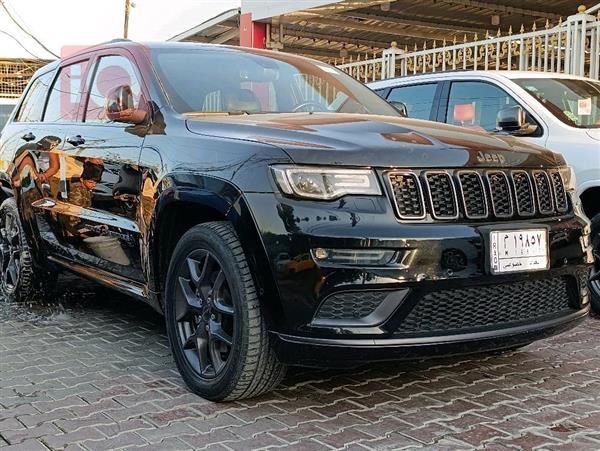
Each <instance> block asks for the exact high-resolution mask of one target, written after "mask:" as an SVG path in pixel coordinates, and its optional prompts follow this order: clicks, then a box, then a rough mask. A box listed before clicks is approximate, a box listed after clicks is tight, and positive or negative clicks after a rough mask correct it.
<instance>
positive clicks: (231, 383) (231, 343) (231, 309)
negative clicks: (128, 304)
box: [165, 222, 285, 401]
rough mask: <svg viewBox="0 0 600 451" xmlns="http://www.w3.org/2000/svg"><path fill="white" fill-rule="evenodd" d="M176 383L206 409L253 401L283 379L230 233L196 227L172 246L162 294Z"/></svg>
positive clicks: (222, 226) (219, 225) (226, 228)
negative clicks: (214, 403) (178, 379)
mask: <svg viewBox="0 0 600 451" xmlns="http://www.w3.org/2000/svg"><path fill="white" fill-rule="evenodd" d="M165 295H166V296H165V317H166V323H167V332H168V335H169V340H170V342H171V349H172V351H173V355H174V358H175V362H176V364H177V367H178V368H179V371H180V373H181V376H182V377H183V379H184V381H185V382H186V384H187V385H188V387H189V388H190V389H191V390H192V391H193V392H194V393H196V394H198V395H200V396H202V397H204V398H206V399H210V400H213V401H223V400H234V399H242V398H249V397H253V396H258V395H260V394H262V393H265V392H267V391H269V390H271V389H273V388H274V387H275V386H276V385H278V384H279V382H280V381H281V379H282V378H283V376H284V374H285V367H284V365H282V364H281V363H279V362H278V360H277V358H276V356H275V353H274V351H273V349H272V348H271V345H270V342H269V336H268V333H267V328H266V324H265V321H264V318H263V316H262V314H261V310H260V304H259V301H258V299H257V296H256V290H255V288H254V283H253V281H252V277H251V275H250V271H249V268H248V265H247V263H246V258H245V256H244V253H243V251H242V248H241V245H240V242H239V240H238V238H237V235H236V234H235V231H234V230H233V228H232V226H231V225H230V224H229V223H226V222H210V223H205V224H201V225H198V226H196V227H194V228H192V229H191V230H190V231H189V232H187V233H186V234H185V235H184V236H183V237H182V239H181V241H180V242H179V243H178V244H177V247H176V248H175V251H174V253H173V257H172V259H171V264H170V267H169V272H168V275H167V284H166V293H165Z"/></svg>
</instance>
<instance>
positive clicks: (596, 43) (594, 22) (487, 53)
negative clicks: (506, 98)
mask: <svg viewBox="0 0 600 451" xmlns="http://www.w3.org/2000/svg"><path fill="white" fill-rule="evenodd" d="M337 67H338V68H340V69H342V70H343V71H345V72H347V73H348V74H350V75H352V76H353V77H354V78H356V79H358V80H361V81H363V82H370V81H375V80H384V79H387V78H393V77H398V76H406V75H413V74H419V73H429V72H440V71H447V70H457V69H463V70H477V69H483V70H531V71H543V72H563V73H567V74H573V75H582V76H586V77H590V78H594V79H599V78H600V3H599V4H597V5H596V6H594V7H593V8H590V9H589V10H585V8H580V10H579V12H578V13H577V14H575V15H572V16H569V17H568V18H567V20H566V21H564V22H562V21H561V22H559V23H558V25H556V26H554V27H551V26H550V24H549V23H548V22H546V27H545V28H544V29H543V30H536V28H535V25H534V27H533V29H532V31H530V32H525V30H524V29H523V27H521V30H520V33H519V34H513V33H512V30H509V32H508V34H507V35H506V36H502V35H501V34H500V31H499V30H498V33H497V35H496V36H495V37H491V36H489V35H486V36H485V38H484V39H482V40H480V39H478V37H477V35H475V39H474V41H473V42H467V37H466V35H465V37H464V41H463V42H462V43H456V42H453V43H452V44H451V45H447V44H446V41H443V42H442V44H441V46H438V45H437V43H436V42H435V41H434V42H433V45H432V47H431V48H429V49H428V48H427V44H426V43H425V44H424V46H423V50H417V49H416V48H415V49H414V51H412V52H409V51H408V49H404V50H402V49H399V48H398V47H397V46H396V44H395V43H392V46H391V47H390V48H389V49H386V50H384V51H383V53H382V55H381V56H380V57H377V58H372V59H367V58H365V59H364V60H362V61H361V60H360V57H359V60H358V61H350V62H342V64H338V65H337Z"/></svg>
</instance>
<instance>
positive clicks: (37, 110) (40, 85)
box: [15, 72, 54, 122]
mask: <svg viewBox="0 0 600 451" xmlns="http://www.w3.org/2000/svg"><path fill="white" fill-rule="evenodd" d="M53 75H54V72H48V73H47V74H44V75H41V76H40V77H38V78H37V79H36V80H35V81H34V82H33V83H32V84H31V88H30V89H29V91H27V95H26V96H25V99H24V100H23V103H22V104H21V108H20V109H19V113H18V114H17V116H16V117H15V122H39V121H41V120H42V113H43V112H44V102H45V101H46V93H47V92H48V88H49V86H50V83H52V76H53Z"/></svg>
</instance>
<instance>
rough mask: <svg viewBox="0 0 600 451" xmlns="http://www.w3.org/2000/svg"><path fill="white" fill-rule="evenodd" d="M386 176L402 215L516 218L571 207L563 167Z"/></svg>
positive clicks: (412, 172)
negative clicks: (549, 169)
mask: <svg viewBox="0 0 600 451" xmlns="http://www.w3.org/2000/svg"><path fill="white" fill-rule="evenodd" d="M386 179H387V182H388V185H389V188H390V193H391V195H392V197H393V203H394V207H395V211H396V216H398V218H400V219H408V220H419V219H421V220H422V219H427V218H428V217H429V218H430V219H435V220H452V219H457V218H460V217H463V218H466V219H469V220H484V219H511V218H519V217H533V216H537V217H544V216H552V215H560V214H564V213H566V212H568V210H569V201H568V196H567V192H566V190H565V186H564V183H563V180H562V178H561V176H560V174H559V173H558V171H543V170H533V171H526V170H520V169H519V170H503V169H502V170H500V169H494V170H456V171H454V170H435V171H434V170H430V171H429V170H424V171H419V170H403V171H391V172H389V173H387V175H386Z"/></svg>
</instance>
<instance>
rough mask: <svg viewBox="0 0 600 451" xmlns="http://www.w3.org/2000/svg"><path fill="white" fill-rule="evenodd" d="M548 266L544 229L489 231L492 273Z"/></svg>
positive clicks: (530, 269)
mask: <svg viewBox="0 0 600 451" xmlns="http://www.w3.org/2000/svg"><path fill="white" fill-rule="evenodd" d="M549 267H550V259H549V258H548V232H547V231H546V230H545V229H528V230H503V231H492V232H491V233H490V268H491V270H492V274H505V273H511V272H524V271H525V272H526V271H542V270H544V269H548V268H549Z"/></svg>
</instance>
